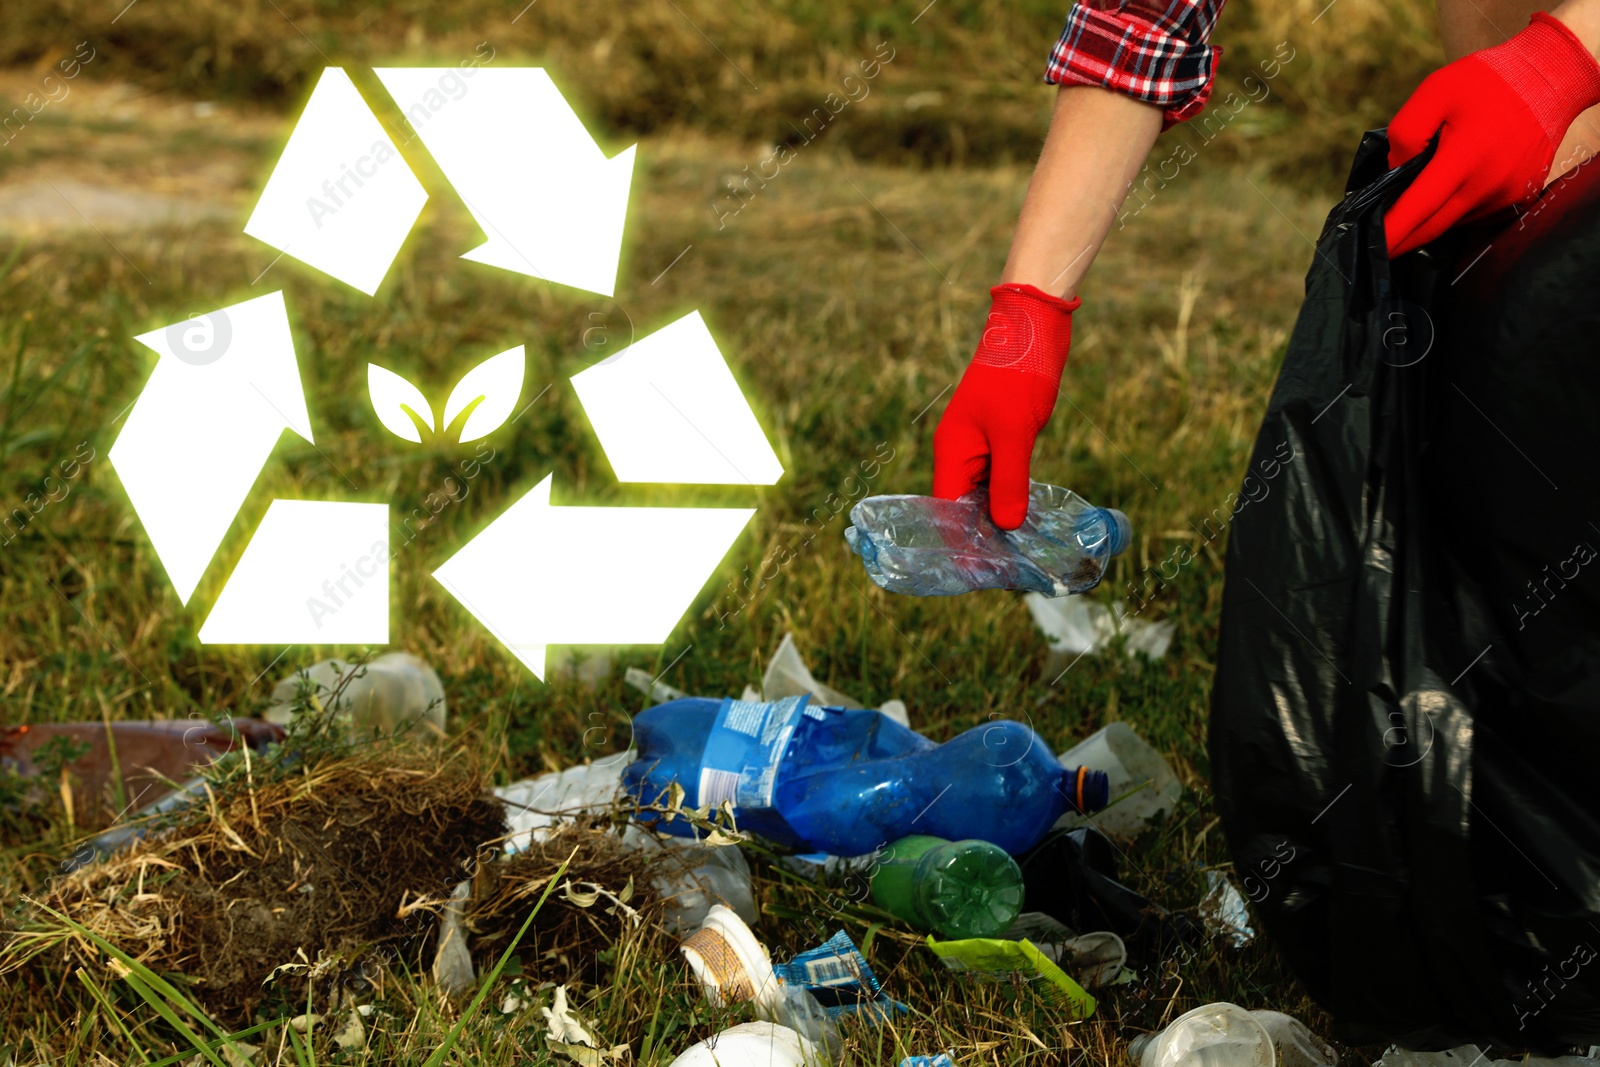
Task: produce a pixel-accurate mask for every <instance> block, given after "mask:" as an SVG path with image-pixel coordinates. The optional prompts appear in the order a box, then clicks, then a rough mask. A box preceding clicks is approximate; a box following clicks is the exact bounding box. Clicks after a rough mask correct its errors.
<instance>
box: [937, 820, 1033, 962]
mask: <svg viewBox="0 0 1600 1067" xmlns="http://www.w3.org/2000/svg"><path fill="white" fill-rule="evenodd" d="M917 875H918V877H917V879H916V883H915V889H914V892H915V893H916V896H917V898H918V899H917V904H918V910H919V911H920V912H921V913H922V914H923V916H924V917H925V918H926V920H927V921H928V923H929V924H930V925H931V926H933V928H934V929H935V930H936V931H937V932H938V934H939V936H940V937H942V938H944V939H945V940H947V941H964V940H966V939H967V938H972V937H997V936H999V935H1000V934H1001V933H1003V932H1004V931H1005V929H1006V928H1007V927H1008V926H1010V925H1011V924H1012V923H1013V922H1016V919H1017V913H1018V912H1020V911H1021V910H1022V869H1021V868H1020V867H1018V866H1017V861H1016V860H1014V859H1012V858H1011V857H1010V856H1008V855H1006V851H1005V849H1003V848H1001V847H1000V846H999V845H993V844H990V843H989V842H988V841H952V842H949V843H947V844H943V845H940V846H939V847H937V848H934V849H930V850H929V851H928V852H927V854H925V855H924V856H923V857H922V860H921V862H919V863H918V864H917Z"/></svg>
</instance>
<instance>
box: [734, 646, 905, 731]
mask: <svg viewBox="0 0 1600 1067" xmlns="http://www.w3.org/2000/svg"><path fill="white" fill-rule="evenodd" d="M798 696H810V697H811V698H812V699H813V700H814V701H816V702H817V703H818V704H821V705H823V706H825V707H830V708H850V709H855V708H864V707H866V705H865V704H863V703H861V702H860V701H859V700H856V699H855V698H854V697H848V696H845V695H844V694H843V693H841V692H839V691H838V690H837V689H834V688H832V687H831V686H827V685H824V684H823V683H821V682H819V681H817V680H816V678H814V677H813V676H812V674H811V668H809V667H807V666H806V661H805V660H804V659H802V658H801V656H800V649H799V648H798V647H797V646H796V645H795V643H794V635H793V634H787V633H786V634H784V635H783V640H782V641H779V642H778V650H777V651H776V652H774V653H773V654H772V658H771V659H770V660H768V661H767V670H766V673H765V674H763V675H762V676H761V692H760V693H759V694H757V693H755V692H754V690H752V689H751V688H750V687H749V686H746V687H745V693H744V696H743V698H742V699H744V700H757V701H760V700H781V699H783V698H784V697H798ZM878 710H879V711H881V712H883V713H884V714H885V715H887V716H889V718H891V719H893V720H894V721H895V722H897V723H899V724H900V725H901V726H910V725H911V720H910V718H909V716H908V715H907V714H906V706H905V704H904V703H903V702H901V701H899V700H886V701H884V703H883V704H882V705H880V706H879V708H878Z"/></svg>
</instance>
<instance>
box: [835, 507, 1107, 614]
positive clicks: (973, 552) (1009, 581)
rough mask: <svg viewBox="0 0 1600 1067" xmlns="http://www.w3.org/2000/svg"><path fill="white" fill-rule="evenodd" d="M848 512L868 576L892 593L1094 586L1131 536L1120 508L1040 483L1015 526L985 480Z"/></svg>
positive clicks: (1058, 590)
mask: <svg viewBox="0 0 1600 1067" xmlns="http://www.w3.org/2000/svg"><path fill="white" fill-rule="evenodd" d="M850 521H851V522H852V523H854V524H855V525H853V526H851V527H849V528H848V529H846V530H845V532H844V536H845V540H846V541H848V542H849V543H850V548H851V550H852V551H854V552H855V553H856V555H858V556H860V557H861V560H862V562H863V563H865V564H866V568H867V576H868V577H869V578H871V579H872V580H873V581H874V582H876V583H877V584H878V585H880V586H882V587H883V588H885V589H887V590H889V591H890V592H891V593H908V594H910V595H912V596H954V595H956V594H957V593H968V592H972V591H973V590H977V589H1022V590H1027V591H1029V592H1034V593H1041V594H1043V595H1045V596H1065V595H1067V594H1068V593H1083V592H1087V591H1088V590H1090V589H1093V588H1094V587H1095V586H1097V585H1099V584H1100V578H1101V576H1102V575H1103V574H1104V573H1105V569H1106V565H1107V563H1108V562H1109V561H1110V559H1111V557H1112V556H1115V555H1118V554H1120V553H1121V552H1122V551H1124V550H1125V549H1126V548H1127V547H1128V544H1129V543H1130V541H1131V540H1132V538H1133V529H1132V526H1131V525H1130V524H1129V522H1128V517H1127V516H1126V515H1124V514H1123V513H1122V512H1120V511H1118V510H1116V509H1115V508H1099V507H1095V506H1094V505H1093V504H1090V503H1089V502H1088V501H1087V500H1085V499H1083V498H1082V497H1081V496H1079V495H1078V494H1076V493H1074V492H1073V491H1072V490H1070V489H1063V488H1061V487H1060V486H1056V485H1046V484H1044V483H1043V482H1033V483H1032V484H1031V487H1030V488H1029V491H1028V517H1027V518H1026V519H1024V520H1023V522H1022V525H1021V526H1019V527H1017V528H1016V529H1015V530H1002V529H1000V528H999V527H998V526H996V525H995V524H994V522H993V520H991V519H990V518H989V494H988V489H987V488H986V487H984V486H980V487H978V488H977V489H975V490H973V491H972V492H970V493H968V494H967V495H966V496H963V497H962V498H961V499H959V500H941V499H939V498H938V497H931V496H870V497H867V498H866V499H864V500H862V501H860V502H859V503H857V504H856V506H855V507H853V508H851V509H850Z"/></svg>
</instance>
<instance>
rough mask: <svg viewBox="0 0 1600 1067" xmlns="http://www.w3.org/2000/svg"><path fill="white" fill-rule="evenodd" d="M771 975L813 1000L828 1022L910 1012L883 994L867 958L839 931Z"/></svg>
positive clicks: (879, 1018)
mask: <svg viewBox="0 0 1600 1067" xmlns="http://www.w3.org/2000/svg"><path fill="white" fill-rule="evenodd" d="M773 971H774V972H775V973H776V974H777V976H778V978H779V979H780V980H781V981H783V982H785V983H787V984H788V985H789V986H791V987H793V988H796V989H803V990H806V991H807V992H809V993H810V994H811V995H812V996H814V997H815V998H816V1002H817V1003H819V1004H821V1005H822V1009H823V1011H825V1012H826V1013H827V1014H828V1017H829V1018H830V1019H836V1018H838V1017H839V1016H841V1015H847V1014H864V1015H866V1016H869V1017H870V1018H872V1019H874V1020H879V1021H881V1020H884V1019H887V1018H889V1017H890V1016H892V1015H894V1014H896V1013H903V1012H908V1011H910V1010H911V1009H910V1008H908V1007H906V1006H905V1005H904V1004H901V1003H900V1002H899V1001H897V1000H895V999H893V998H892V997H890V996H889V995H888V994H887V993H885V992H884V991H883V986H882V984H881V983H880V982H879V981H878V976H877V975H875V974H873V973H872V967H871V966H870V965H869V964H868V963H867V958H866V957H865V956H863V955H862V954H861V950H860V949H858V948H857V947H856V943H855V942H854V941H852V940H850V935H849V934H847V933H845V932H844V931H843V930H840V931H839V932H838V933H836V934H834V935H833V936H832V937H830V938H828V940H826V941H824V942H823V943H822V944H820V945H818V946H817V947H816V948H810V949H806V950H805V951H804V952H802V953H800V954H799V955H798V956H796V957H795V958H794V959H792V960H790V961H789V962H788V963H781V964H778V965H777V966H776V967H774V968H773Z"/></svg>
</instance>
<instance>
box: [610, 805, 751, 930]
mask: <svg viewBox="0 0 1600 1067" xmlns="http://www.w3.org/2000/svg"><path fill="white" fill-rule="evenodd" d="M622 843H623V845H624V846H626V847H627V848H630V849H635V850H638V851H643V852H646V853H653V854H656V855H658V857H659V859H658V860H657V862H655V863H653V864H652V869H653V870H655V871H656V872H657V873H656V874H655V875H654V876H653V877H652V878H651V880H650V884H651V886H652V887H653V888H654V889H655V891H656V894H657V896H658V898H659V899H660V901H661V905H662V916H661V919H662V925H663V926H665V927H666V929H667V932H668V933H680V932H684V931H689V930H694V929H696V928H697V927H699V926H701V925H702V924H703V923H704V922H705V920H706V916H707V915H708V914H710V911H711V908H712V906H713V905H716V904H721V905H722V906H724V907H726V908H730V909H732V911H733V912H734V914H736V915H738V916H739V918H741V919H743V920H744V921H745V922H747V923H753V922H755V921H756V918H757V916H758V915H759V914H760V912H759V910H758V909H757V908H756V899H755V894H754V892H753V890H752V889H751V885H750V865H749V864H748V863H746V862H745V858H744V853H743V852H741V851H739V846H738V845H732V844H729V845H707V844H702V843H700V842H697V841H691V840H687V839H685V838H682V837H669V836H666V835H663V834H657V833H654V832H652V831H650V830H646V829H644V828H643V827H640V826H635V825H629V826H626V827H624V828H623V831H622Z"/></svg>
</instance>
